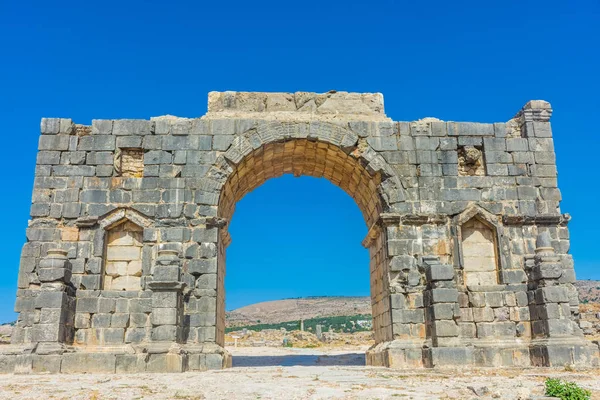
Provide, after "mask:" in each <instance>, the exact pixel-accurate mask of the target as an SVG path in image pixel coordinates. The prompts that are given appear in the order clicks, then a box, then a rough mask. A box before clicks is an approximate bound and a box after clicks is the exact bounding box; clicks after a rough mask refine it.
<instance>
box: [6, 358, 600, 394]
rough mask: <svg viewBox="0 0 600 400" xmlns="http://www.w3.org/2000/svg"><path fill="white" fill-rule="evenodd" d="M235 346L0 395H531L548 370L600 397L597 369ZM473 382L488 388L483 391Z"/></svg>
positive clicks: (13, 378)
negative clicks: (150, 367) (195, 367)
mask: <svg viewBox="0 0 600 400" xmlns="http://www.w3.org/2000/svg"><path fill="white" fill-rule="evenodd" d="M231 350H232V353H233V354H234V365H238V366H236V367H234V368H231V369H228V370H223V371H207V372H200V373H197V372H194V373H184V374H133V375H85V374H81V375H0V399H35V400H40V399H44V400H45V399H69V400H79V399H86V400H87V399H94V400H98V399H119V400H120V399H210V400H213V399H228V400H232V399H278V400H283V399H286V400H287V399H396V398H403V399H470V398H501V399H529V398H532V396H533V398H535V396H540V395H542V392H543V382H544V379H545V378H546V377H548V376H552V377H560V378H562V379H567V380H570V381H575V382H577V383H578V384H580V385H581V386H583V387H585V388H588V389H591V390H592V391H593V396H592V398H595V399H600V371H599V370H589V371H576V372H568V371H564V370H556V369H554V370H552V369H526V370H523V369H502V370H499V369H495V370H494V369H478V370H470V371H453V370H443V371H440V370H433V371H432V370H412V371H399V370H390V369H386V368H376V367H366V366H364V365H361V363H362V364H364V355H363V354H361V353H358V352H351V351H347V350H346V351H344V350H336V351H324V350H315V349H272V348H249V349H248V348H246V349H241V348H240V349H231ZM276 363H280V364H283V365H280V366H277V365H274V364H276ZM293 364H296V365H293ZM298 364H299V365H298ZM244 365H245V366H244ZM248 365H250V366H248ZM469 387H472V388H473V389H475V390H479V389H481V388H483V387H485V388H487V390H488V392H487V394H485V395H484V396H481V397H477V396H476V395H475V393H474V391H473V389H470V388H469ZM484 391H485V390H484Z"/></svg>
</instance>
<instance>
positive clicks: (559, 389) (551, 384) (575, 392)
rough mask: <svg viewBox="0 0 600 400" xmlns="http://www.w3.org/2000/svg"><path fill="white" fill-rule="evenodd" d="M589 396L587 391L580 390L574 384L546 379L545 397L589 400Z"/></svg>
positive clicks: (565, 399)
mask: <svg viewBox="0 0 600 400" xmlns="http://www.w3.org/2000/svg"><path fill="white" fill-rule="evenodd" d="M591 395H592V393H591V392H590V391H589V390H586V389H583V388H580V387H579V386H578V385H577V384H576V383H575V382H564V381H561V380H560V379H552V378H548V379H546V396H553V397H558V398H559V399H562V400H589V399H590V396H591Z"/></svg>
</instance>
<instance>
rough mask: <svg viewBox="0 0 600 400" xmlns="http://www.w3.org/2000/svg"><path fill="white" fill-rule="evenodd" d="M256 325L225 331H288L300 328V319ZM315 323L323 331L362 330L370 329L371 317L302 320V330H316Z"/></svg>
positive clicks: (348, 316)
mask: <svg viewBox="0 0 600 400" xmlns="http://www.w3.org/2000/svg"><path fill="white" fill-rule="evenodd" d="M257 322H259V323H258V324H256V325H247V326H236V327H229V328H226V329H225V332H227V333H229V332H235V331H241V330H242V329H247V330H249V331H262V330H265V329H281V328H285V329H286V330H288V331H293V330H300V321H287V322H280V323H277V324H261V323H260V321H257ZM317 325H321V326H322V331H323V332H329V331H330V330H331V331H333V332H363V331H370V330H371V325H372V317H371V316H370V315H368V314H357V315H347V316H337V317H320V318H311V319H305V320H304V330H305V331H309V332H316V330H317Z"/></svg>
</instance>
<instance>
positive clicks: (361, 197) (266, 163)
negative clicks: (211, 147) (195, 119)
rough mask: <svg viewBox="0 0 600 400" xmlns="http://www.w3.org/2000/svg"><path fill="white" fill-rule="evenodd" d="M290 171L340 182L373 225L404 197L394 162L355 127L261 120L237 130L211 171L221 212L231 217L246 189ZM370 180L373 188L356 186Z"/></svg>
mask: <svg viewBox="0 0 600 400" xmlns="http://www.w3.org/2000/svg"><path fill="white" fill-rule="evenodd" d="M257 167H258V168H260V170H257V169H256V168H257ZM248 171H255V172H256V171H258V172H259V173H258V174H256V175H248ZM286 173H292V174H294V175H296V176H300V175H308V176H315V177H324V178H326V179H328V180H329V181H331V182H332V183H334V184H336V185H337V186H339V187H341V188H342V189H343V190H344V191H345V192H346V193H348V194H349V195H350V196H351V197H352V198H354V199H355V201H356V202H357V204H358V206H359V208H360V209H361V212H362V213H363V216H364V217H365V222H366V224H367V227H368V228H371V227H372V226H373V225H374V224H375V223H376V222H377V220H378V218H379V215H380V214H381V213H382V212H386V211H388V210H389V209H390V208H391V207H392V206H393V204H395V203H400V202H403V201H404V192H403V190H402V185H401V184H400V181H399V179H398V178H397V177H396V175H395V173H394V172H393V170H392V168H391V167H390V166H389V165H388V164H387V163H386V161H385V160H384V159H383V157H382V156H381V155H379V154H377V153H376V152H375V151H374V150H373V149H372V148H371V147H370V146H369V145H368V144H367V142H366V141H365V140H363V139H360V138H359V137H358V135H357V134H356V133H354V132H353V131H351V130H349V129H346V128H343V127H341V126H338V125H336V124H333V123H329V122H321V121H311V122H278V121H274V122H261V123H257V124H256V125H253V126H251V127H249V128H248V129H247V130H246V131H245V132H244V133H243V134H241V135H238V136H236V137H235V138H234V140H233V142H232V144H231V146H229V148H228V149H227V150H226V151H225V152H224V153H223V154H222V155H221V156H220V157H219V158H218V159H217V161H216V162H215V165H214V166H213V167H212V168H211V170H210V171H209V172H208V177H209V179H211V180H213V181H216V191H218V192H219V201H218V205H219V211H218V216H219V217H221V218H225V219H226V220H227V219H229V218H230V217H231V215H232V214H233V211H234V207H235V203H236V202H237V201H239V200H240V199H241V197H243V195H245V194H246V193H248V192H250V191H252V190H253V189H255V188H256V187H258V186H260V185H261V184H262V183H264V182H265V181H266V180H268V179H270V178H273V177H277V176H281V175H283V174H286ZM343 177H347V178H348V179H345V180H344V179H343ZM361 179H362V180H361ZM367 182H368V187H367V188H366V189H367V190H368V194H365V192H363V191H360V190H357V189H359V188H358V187H357V185H358V184H360V183H367ZM362 189H364V188H362Z"/></svg>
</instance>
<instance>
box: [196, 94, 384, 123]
mask: <svg viewBox="0 0 600 400" xmlns="http://www.w3.org/2000/svg"><path fill="white" fill-rule="evenodd" d="M257 113H260V114H261V115H260V118H275V119H282V118H286V119H290V118H291V119H322V118H323V119H329V118H333V119H335V118H343V119H374V120H375V119H376V120H387V119H388V118H387V117H386V115H385V112H384V108H383V95H382V94H381V93H348V92H336V91H333V90H332V91H330V92H327V93H310V92H296V93H263V92H210V93H209V94H208V113H207V116H208V117H210V116H215V117H222V116H236V117H241V116H251V117H257V115H256V114H257Z"/></svg>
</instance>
